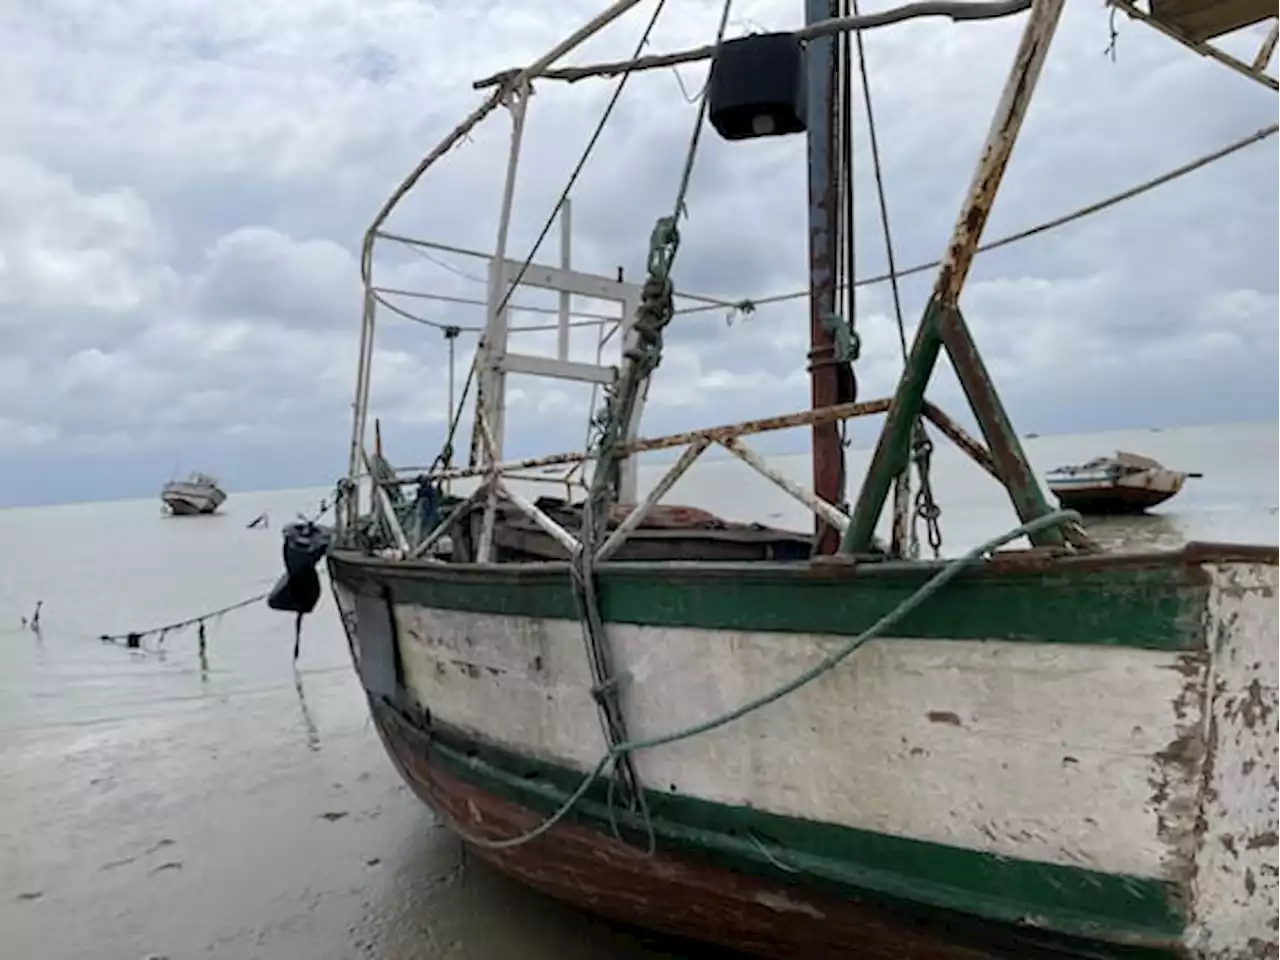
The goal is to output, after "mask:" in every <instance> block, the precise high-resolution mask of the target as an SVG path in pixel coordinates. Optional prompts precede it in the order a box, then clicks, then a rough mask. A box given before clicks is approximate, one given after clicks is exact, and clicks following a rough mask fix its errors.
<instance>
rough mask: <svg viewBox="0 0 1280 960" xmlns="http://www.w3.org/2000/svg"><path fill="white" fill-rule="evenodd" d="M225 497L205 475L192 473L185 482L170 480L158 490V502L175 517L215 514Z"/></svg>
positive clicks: (209, 477)
mask: <svg viewBox="0 0 1280 960" xmlns="http://www.w3.org/2000/svg"><path fill="white" fill-rule="evenodd" d="M226 499H227V495H226V493H224V492H223V490H222V488H221V487H220V486H219V485H218V481H217V480H216V479H215V478H213V477H211V476H209V474H207V473H199V472H197V473H193V474H191V475H190V476H189V477H187V478H186V479H185V480H170V481H169V482H168V483H166V484H165V485H164V487H163V488H161V490H160V500H161V501H162V502H163V503H164V505H165V507H167V508H168V510H169V512H170V513H171V514H173V515H174V516H175V517H190V516H195V515H197V514H204V513H216V512H217V510H218V507H220V506H222V504H223V503H225V502H226Z"/></svg>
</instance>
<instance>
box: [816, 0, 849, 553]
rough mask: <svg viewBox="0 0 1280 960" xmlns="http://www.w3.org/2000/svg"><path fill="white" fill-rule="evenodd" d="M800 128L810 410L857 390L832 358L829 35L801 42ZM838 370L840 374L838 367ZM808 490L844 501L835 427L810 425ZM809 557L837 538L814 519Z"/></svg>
mask: <svg viewBox="0 0 1280 960" xmlns="http://www.w3.org/2000/svg"><path fill="white" fill-rule="evenodd" d="M837 12H838V11H837V0H805V24H806V26H812V25H813V24H815V23H818V22H820V21H823V20H828V19H830V18H831V17H834V16H836V15H837ZM806 83H807V90H806V94H807V104H806V107H807V111H806V112H807V114H808V118H807V124H808V143H809V146H808V160H809V382H810V398H811V403H812V406H813V408H814V409H822V408H824V407H831V406H835V405H836V404H839V403H852V402H854V401H855V400H856V399H857V387H856V384H855V383H854V382H853V381H852V377H851V376H850V375H849V372H848V371H849V368H848V365H847V363H845V362H843V361H842V360H840V359H839V358H838V356H837V352H836V341H835V335H834V329H833V323H834V322H840V320H839V319H838V318H837V314H836V309H837V302H836V300H837V291H836V257H837V255H838V249H839V241H838V237H839V225H840V190H839V185H838V183H837V179H836V177H837V169H838V168H837V165H836V159H837V156H838V141H837V138H838V135H839V124H838V123H837V122H836V103H837V97H836V93H837V90H838V89H839V61H838V58H837V57H836V42H835V38H834V37H832V36H823V37H815V38H813V39H811V40H810V41H809V43H808V77H807V79H806ZM842 367H843V368H844V371H843V373H842V370H841V368H842ZM812 431H813V433H812V451H813V453H812V456H813V491H814V493H816V494H817V495H818V497H819V498H820V499H822V500H824V501H826V502H827V503H830V504H832V505H834V506H838V505H839V504H840V503H841V501H842V500H843V498H844V490H843V486H844V449H843V447H842V445H841V442H840V427H839V424H837V423H834V422H826V423H814V425H813V427H812ZM814 534H815V540H814V552H815V553H834V552H835V551H836V548H837V547H838V545H839V539H840V538H839V533H838V531H836V530H835V529H834V528H832V527H831V525H830V524H828V523H827V522H825V521H824V520H823V519H822V518H821V517H817V519H816V527H815V530H814Z"/></svg>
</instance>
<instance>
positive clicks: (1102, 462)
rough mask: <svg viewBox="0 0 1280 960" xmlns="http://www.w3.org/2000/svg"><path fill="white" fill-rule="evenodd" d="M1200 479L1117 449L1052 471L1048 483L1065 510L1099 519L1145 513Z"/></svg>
mask: <svg viewBox="0 0 1280 960" xmlns="http://www.w3.org/2000/svg"><path fill="white" fill-rule="evenodd" d="M1199 476H1201V474H1199V473H1183V472H1181V471H1178V470H1170V469H1168V468H1167V467H1165V466H1164V465H1163V464H1161V463H1159V462H1157V461H1155V460H1152V459H1151V458H1150V457H1143V456H1139V455H1138V454H1136V453H1125V452H1124V451H1122V450H1117V451H1116V452H1115V453H1114V454H1113V455H1112V456H1109V457H1098V458H1097V459H1096V460H1090V461H1089V462H1088V463H1084V464H1081V465H1079V466H1071V467H1058V468H1057V469H1054V470H1050V471H1049V472H1048V473H1047V474H1046V475H1045V480H1046V481H1047V482H1048V484H1049V492H1050V493H1052V494H1053V495H1054V496H1055V497H1057V498H1058V502H1059V503H1060V504H1061V505H1062V508H1063V509H1064V510H1077V511H1079V512H1080V513H1084V514H1092V515H1094V516H1097V515H1105V514H1118V513H1142V512H1144V511H1145V510H1147V509H1149V508H1150V507H1154V506H1155V505H1156V504H1159V503H1164V502H1165V501H1166V500H1168V499H1169V498H1170V497H1172V496H1174V495H1175V494H1176V493H1177V492H1178V491H1179V490H1181V489H1182V485H1183V484H1184V483H1185V482H1186V481H1187V478H1188V477H1199Z"/></svg>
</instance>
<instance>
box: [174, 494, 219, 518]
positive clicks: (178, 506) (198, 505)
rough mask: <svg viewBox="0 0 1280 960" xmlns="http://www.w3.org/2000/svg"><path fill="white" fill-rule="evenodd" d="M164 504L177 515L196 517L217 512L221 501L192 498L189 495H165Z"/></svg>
mask: <svg viewBox="0 0 1280 960" xmlns="http://www.w3.org/2000/svg"><path fill="white" fill-rule="evenodd" d="M164 505H165V506H166V507H168V508H169V512H170V513H171V514H173V515H174V516H175V517H196V516H201V515H207V514H210V513H217V511H218V507H219V505H220V503H219V502H215V501H212V500H199V501H195V500H191V499H189V498H187V497H165V498H164Z"/></svg>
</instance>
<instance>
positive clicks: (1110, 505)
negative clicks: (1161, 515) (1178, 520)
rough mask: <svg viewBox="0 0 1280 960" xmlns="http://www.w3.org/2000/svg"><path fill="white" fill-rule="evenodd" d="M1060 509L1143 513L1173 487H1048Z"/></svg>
mask: <svg viewBox="0 0 1280 960" xmlns="http://www.w3.org/2000/svg"><path fill="white" fill-rule="evenodd" d="M1049 489H1050V490H1051V491H1052V492H1053V494H1054V495H1055V496H1057V498H1058V503H1059V504H1060V505H1061V506H1062V509H1064V510H1075V511H1078V512H1079V513H1083V514H1086V515H1088V516H1095V517H1098V516H1124V515H1133V514H1139V513H1146V512H1147V511H1148V510H1150V509H1151V508H1152V507H1155V506H1159V505H1160V504H1162V503H1164V502H1165V501H1166V500H1169V499H1170V498H1171V497H1173V495H1174V494H1175V493H1177V492H1178V491H1177V490H1152V489H1150V488H1144V487H1123V486H1106V487H1088V488H1084V489H1076V490H1072V489H1061V490H1059V489H1055V488H1053V487H1050V488H1049Z"/></svg>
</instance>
